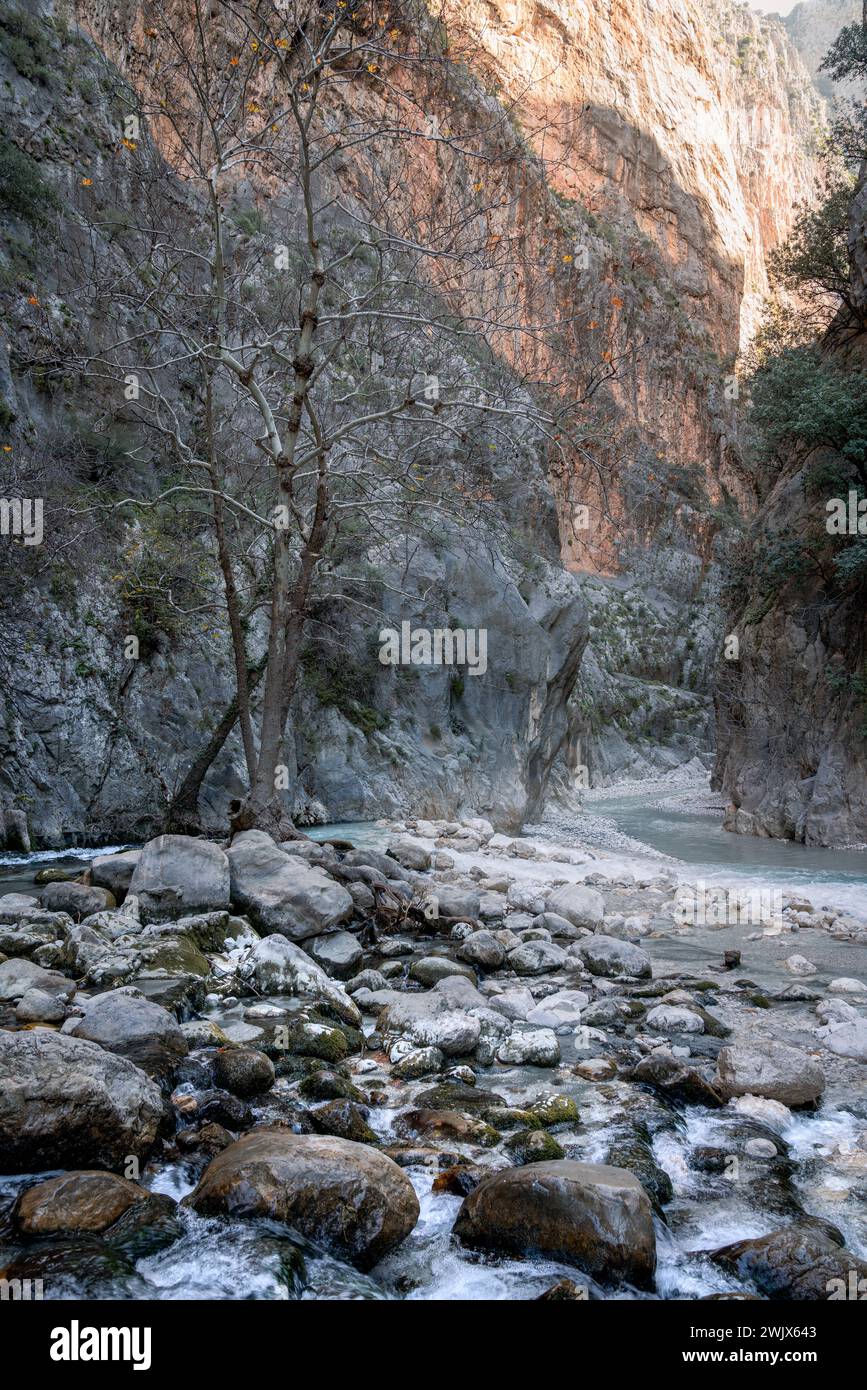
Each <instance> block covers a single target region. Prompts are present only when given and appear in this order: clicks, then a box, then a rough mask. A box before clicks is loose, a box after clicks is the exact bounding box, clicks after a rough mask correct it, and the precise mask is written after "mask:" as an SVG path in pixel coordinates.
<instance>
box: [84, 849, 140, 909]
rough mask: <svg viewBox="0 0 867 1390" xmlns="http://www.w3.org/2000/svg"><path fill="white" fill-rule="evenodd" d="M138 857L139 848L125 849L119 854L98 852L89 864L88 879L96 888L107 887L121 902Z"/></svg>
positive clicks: (127, 890) (127, 888)
mask: <svg viewBox="0 0 867 1390" xmlns="http://www.w3.org/2000/svg"><path fill="white" fill-rule="evenodd" d="M140 858H141V850H140V849H125V850H121V852H120V854H100V855H98V856H97V857H96V859H94V861H93V863H92V864H91V866H90V881H91V883H93V884H95V885H96V887H97V888H107V889H108V891H109V892H110V893H112V894H113V895H114V897H115V898H116V899H117V901H118V902H121V901H122V900H123V898H125V897H126V895H127V893H128V892H129V885H130V882H131V881H132V876H133V873H134V872H135V869H136V865H137V864H138V861H139V859H140Z"/></svg>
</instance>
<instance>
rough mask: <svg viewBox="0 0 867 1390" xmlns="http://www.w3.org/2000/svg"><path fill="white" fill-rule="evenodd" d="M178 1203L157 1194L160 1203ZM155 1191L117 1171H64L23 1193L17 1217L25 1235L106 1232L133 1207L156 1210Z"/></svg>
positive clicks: (16, 1219) (158, 1204)
mask: <svg viewBox="0 0 867 1390" xmlns="http://www.w3.org/2000/svg"><path fill="white" fill-rule="evenodd" d="M166 1203H167V1204H168V1207H169V1209H173V1208H174V1205H175V1203H174V1202H173V1201H172V1199H171V1198H170V1197H161V1196H159V1197H156V1205H157V1207H162V1206H163V1205H164V1204H166ZM154 1205H155V1194H153V1193H151V1192H148V1191H147V1189H146V1188H144V1187H139V1185H138V1184H137V1183H134V1182H129V1181H128V1180H127V1179H126V1178H122V1177H119V1176H118V1175H117V1174H116V1173H105V1172H99V1171H96V1170H93V1171H86V1170H85V1171H83V1172H73V1173H64V1174H62V1176H60V1177H57V1178H49V1179H48V1180H47V1181H46V1182H41V1183H37V1185H36V1186H35V1187H30V1188H28V1189H27V1191H26V1192H25V1193H23V1194H22V1196H21V1197H19V1199H18V1202H17V1204H16V1207H15V1212H14V1216H13V1220H14V1223H15V1226H16V1227H17V1229H18V1230H19V1231H21V1233H22V1234H23V1235H25V1236H43V1237H44V1236H57V1235H102V1234H108V1235H109V1238H110V1228H111V1227H113V1226H114V1225H115V1223H116V1222H117V1221H119V1220H120V1218H121V1217H122V1216H123V1215H124V1214H125V1213H126V1212H128V1211H129V1210H130V1208H132V1207H139V1208H144V1209H145V1210H144V1211H142V1212H141V1213H140V1215H141V1216H142V1217H146V1214H147V1209H151V1212H152V1214H155V1212H153V1208H154Z"/></svg>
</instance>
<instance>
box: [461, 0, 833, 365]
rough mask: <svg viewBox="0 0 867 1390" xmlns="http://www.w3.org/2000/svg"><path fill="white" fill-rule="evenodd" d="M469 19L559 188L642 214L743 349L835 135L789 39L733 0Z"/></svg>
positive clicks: (512, 0) (712, 324) (711, 316)
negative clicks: (771, 259)
mask: <svg viewBox="0 0 867 1390" xmlns="http://www.w3.org/2000/svg"><path fill="white" fill-rule="evenodd" d="M460 8H461V13H462V15H463V16H464V17H465V22H466V23H467V24H469V25H473V26H475V27H476V29H477V31H478V33H479V35H480V39H481V43H482V45H483V47H484V48H485V49H486V51H487V52H488V53H489V55H490V57H491V60H492V62H493V64H494V65H495V70H496V76H497V78H498V79H499V81H500V82H501V83H502V92H501V99H503V94H505V95H506V96H507V98H508V99H509V100H511V101H513V102H514V103H515V107H516V110H517V112H518V113H519V117H520V119H521V122H522V124H523V125H524V127H525V130H526V131H527V134H528V136H529V138H530V140H531V143H532V144H533V145H534V147H535V148H536V149H537V150H538V151H539V152H540V153H541V154H542V155H543V156H544V158H545V159H546V161H547V164H548V167H549V170H550V177H551V180H552V183H553V184H554V186H555V187H556V188H558V189H559V190H560V191H561V192H562V193H564V194H566V195H571V196H572V197H576V198H580V199H581V200H582V201H585V200H590V203H591V205H593V204H594V202H595V206H596V207H597V208H598V209H599V210H600V211H601V210H603V209H605V208H606V207H611V208H613V209H617V210H619V211H620V212H621V213H624V212H625V213H627V214H628V215H631V216H632V217H633V218H634V220H635V223H636V225H637V226H638V227H639V228H640V230H641V231H643V232H644V233H646V235H647V236H649V237H650V238H652V240H653V241H654V242H656V244H657V245H658V246H659V247H660V248H661V249H662V251H663V253H664V255H665V259H666V262H667V264H668V266H669V268H670V271H671V274H672V278H673V281H674V284H675V286H676V288H677V290H678V292H679V293H680V294H682V295H683V296H685V298H686V300H687V301H688V303H689V305H690V308H691V309H692V310H693V311H694V312H695V313H696V314H697V315H698V316H699V317H700V318H701V319H703V321H704V322H705V323H706V324H707V326H708V328H709V329H710V331H711V334H712V336H713V338H714V341H715V342H716V343H717V345H718V346H719V347H720V348H721V349H722V350H723V351H729V352H730V351H732V350H734V349H736V348H737V347H738V346H743V345H744V343H745V342H746V341H747V340H748V338H749V335H750V333H751V331H752V329H753V328H754V326H755V315H756V309H757V301H758V298H759V297H760V295H761V294H762V292H763V291H764V289H765V287H766V283H767V281H766V271H765V257H766V254H767V252H768V250H769V249H771V248H772V247H773V246H774V245H776V243H777V242H778V241H779V240H780V239H781V237H784V236H785V234H786V233H787V231H788V229H789V227H790V225H791V219H792V210H793V207H794V206H795V205H796V204H797V203H798V202H799V201H801V200H803V199H806V198H809V197H810V196H811V192H812V187H813V179H814V175H815V150H816V143H817V141H816V137H817V136H818V134H819V132H820V129H821V126H822V123H823V120H824V106H823V103H822V101H821V99H820V98H819V97H818V95H817V93H816V91H815V88H814V87H813V85H812V83H811V81H810V79H809V76H808V74H807V71H806V69H805V67H804V64H803V62H802V61H801V59H800V57H799V55H798V53H797V52H796V50H795V48H794V47H793V45H792V43H791V42H790V40H789V39H788V37H787V35H786V32H785V29H784V28H783V26H782V24H781V23H780V22H779V21H777V20H770V19H766V18H765V17H763V16H761V15H756V14H751V13H749V12H748V11H747V10H746V9H744V8H741V7H740V6H736V5H734V4H729V3H726V0H614V3H611V4H603V3H601V0H559V2H558V0H551V3H532V2H530V3H528V0H494V3H486V4H485V5H484V6H482V5H479V4H470V5H469V6H465V5H462V6H461V7H460Z"/></svg>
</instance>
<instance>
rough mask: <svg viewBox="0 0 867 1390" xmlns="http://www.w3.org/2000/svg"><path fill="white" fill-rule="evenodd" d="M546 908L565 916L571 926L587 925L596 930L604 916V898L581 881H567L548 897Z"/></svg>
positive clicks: (559, 915) (591, 929)
mask: <svg viewBox="0 0 867 1390" xmlns="http://www.w3.org/2000/svg"><path fill="white" fill-rule="evenodd" d="M546 910H547V911H548V912H553V913H556V914H557V916H558V917H565V918H566V921H567V922H571V923H572V926H573V927H589V929H590V931H598V929H599V928H600V927H601V926H602V921H603V918H604V917H605V899H604V898H603V897H602V894H601V893H599V892H597V891H596V889H595V888H588V887H587V885H586V884H583V883H568V884H566V885H565V886H564V887H563V888H558V889H557V890H556V891H555V892H554V893H552V894H551V896H550V898H549V899H548V902H547V905H546Z"/></svg>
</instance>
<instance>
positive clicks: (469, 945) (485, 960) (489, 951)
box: [458, 930, 506, 970]
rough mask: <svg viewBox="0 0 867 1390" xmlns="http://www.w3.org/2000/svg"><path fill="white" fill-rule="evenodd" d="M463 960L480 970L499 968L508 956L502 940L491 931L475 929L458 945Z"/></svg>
mask: <svg viewBox="0 0 867 1390" xmlns="http://www.w3.org/2000/svg"><path fill="white" fill-rule="evenodd" d="M458 955H459V956H460V958H461V960H465V961H467V963H468V964H469V965H474V966H477V967H478V968H479V969H480V970H498V969H499V968H500V966H501V965H502V964H503V961H504V960H505V958H506V952H505V950H504V949H503V947H502V946H501V944H500V942H499V941H498V940H497V938H496V937H495V936H494V934H493V932H489V931H484V930H483V931H474V932H471V933H470V935H469V936H465V937H464V939H463V941H462V942H461V944H460V946H459V947H458Z"/></svg>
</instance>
